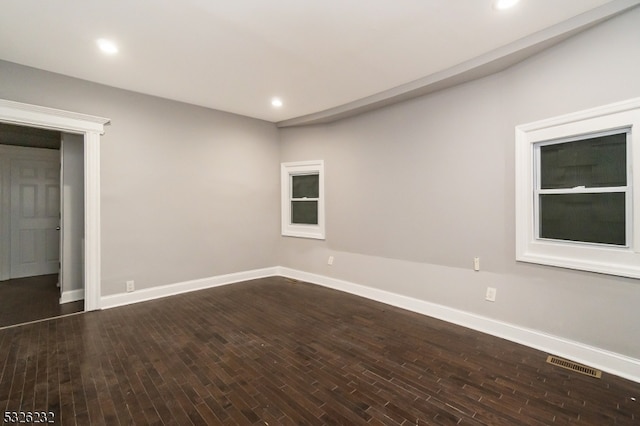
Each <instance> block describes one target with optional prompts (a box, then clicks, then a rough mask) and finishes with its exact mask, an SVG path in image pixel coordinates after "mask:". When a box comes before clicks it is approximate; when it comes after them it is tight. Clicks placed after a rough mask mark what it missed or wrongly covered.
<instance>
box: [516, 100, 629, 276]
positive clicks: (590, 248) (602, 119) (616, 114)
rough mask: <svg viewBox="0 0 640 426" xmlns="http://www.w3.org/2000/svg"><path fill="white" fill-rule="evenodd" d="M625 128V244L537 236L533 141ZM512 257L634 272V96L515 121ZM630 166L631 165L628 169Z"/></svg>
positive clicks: (610, 271)
mask: <svg viewBox="0 0 640 426" xmlns="http://www.w3.org/2000/svg"><path fill="white" fill-rule="evenodd" d="M615 129H630V135H629V139H628V143H629V144H630V149H629V150H628V152H629V151H630V153H631V156H630V162H629V163H630V164H631V165H632V171H631V182H629V183H628V184H630V185H631V187H632V193H631V198H632V200H633V201H632V206H631V216H632V220H631V225H632V228H631V231H630V235H631V241H628V246H627V247H615V246H605V245H597V244H587V243H575V242H562V241H549V240H543V239H539V238H537V234H536V223H535V218H536V212H535V199H534V189H535V185H536V181H535V170H534V165H535V161H534V160H535V145H536V144H538V143H541V142H545V141H552V140H556V139H563V138H570V137H574V136H579V135H589V134H593V133H600V132H604V131H610V130H615ZM515 133H516V260H518V261H521V262H530V263H537V264H542V265H550V266H559V267H563V268H570V269H577V270H583V271H591V272H598V273H604V274H610V275H618V276H624V277H632V278H640V172H637V173H633V171H634V170H635V169H638V170H640V98H635V99H630V100H628V101H623V102H618V103H615V104H610V105H605V106H602V107H597V108H593V109H589V110H585V111H580V112H576V113H572V114H567V115H563V116H559V117H554V118H550V119H546V120H541V121H536V122H534V123H528V124H523V125H519V126H516V131H515ZM634 167H635V169H634Z"/></svg>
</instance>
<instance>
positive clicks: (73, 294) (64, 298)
mask: <svg viewBox="0 0 640 426" xmlns="http://www.w3.org/2000/svg"><path fill="white" fill-rule="evenodd" d="M83 299H84V289H83V288H81V289H78V290H71V291H63V292H62V294H61V295H60V304H61V305H62V304H63V303H69V302H77V301H78V300H83Z"/></svg>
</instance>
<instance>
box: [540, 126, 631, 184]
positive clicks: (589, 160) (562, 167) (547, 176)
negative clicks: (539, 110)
mask: <svg viewBox="0 0 640 426" xmlns="http://www.w3.org/2000/svg"><path fill="white" fill-rule="evenodd" d="M626 142H627V134H626V133H618V134H615V135H608V136H600V137H595V138H590V139H583V140H580V141H575V142H565V143H559V144H555V145H545V146H541V147H540V183H541V188H542V189H559V188H574V187H576V186H585V187H587V188H602V187H609V186H625V185H626V184H627V143H626Z"/></svg>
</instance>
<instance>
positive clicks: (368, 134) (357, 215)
mask: <svg viewBox="0 0 640 426" xmlns="http://www.w3.org/2000/svg"><path fill="white" fill-rule="evenodd" d="M639 40H640V9H635V10H633V11H631V12H629V13H627V14H625V15H622V16H620V17H617V18H615V19H613V20H611V21H608V22H606V23H604V24H602V25H600V26H598V27H595V28H593V29H591V30H589V31H588V32H585V33H582V34H580V35H578V36H576V37H574V38H572V39H570V40H567V41H566V42H564V43H562V44H560V45H557V46H556V47H554V48H551V49H549V50H547V51H545V52H543V53H541V54H539V55H537V56H535V57H532V58H530V59H529V60H527V61H525V62H522V63H520V64H518V65H516V66H514V67H512V68H510V69H508V70H506V71H504V72H502V73H499V74H495V75H493V76H490V77H487V78H484V79H481V80H477V81H474V82H471V83H467V84H464V85H460V86H457V87H454V88H451V89H448V90H445V91H441V92H437V93H434V94H431V95H428V96H425V97H422V98H419V99H414V100H411V101H408V102H404V103H401V104H397V105H394V106H391V107H387V108H385V109H382V110H377V111H374V112H370V113H367V114H364V115H360V116H357V117H354V118H350V119H346V120H342V121H339V122H336V123H333V124H329V125H319V126H314V127H306V128H291V129H284V130H283V131H282V132H281V160H282V161H299V160H315V159H324V160H325V171H326V177H325V179H326V181H325V184H326V205H327V239H326V241H312V240H304V239H297V238H289V237H282V238H281V241H280V248H281V251H280V252H281V262H280V263H281V265H283V266H288V267H291V268H296V269H299V270H303V271H307V272H314V273H318V274H322V275H327V276H331V277H335V278H339V279H344V280H348V281H352V282H355V283H358V284H363V285H367V286H371V287H374V288H379V289H384V290H388V291H391V292H394V293H400V294H403V295H407V296H411V297H414V298H418V299H423V300H426V301H429V302H434V303H438V304H442V305H446V306H449V307H452V308H455V309H460V310H464V311H467V312H471V313H475V314H479V315H482V316H486V317H490V318H494V319H496V320H500V321H505V322H508V323H511V324H515V325H519V326H524V327H527V328H531V329H536V330H541V331H543V332H546V333H550V334H553V335H556V336H561V337H564V338H566V339H570V340H575V341H579V342H583V343H586V344H590V345H593V346H596V347H600V348H604V349H608V350H611V351H615V352H618V353H622V354H626V355H628V356H632V357H635V358H640V345H638V333H639V331H640V315H638V306H640V281H637V280H632V279H625V278H618V277H612V276H605V275H598V274H593V273H586V272H577V271H570V270H565V269H560V268H553V267H545V266H538V265H531V264H523V263H516V262H515V196H514V192H515V185H514V180H515V178H514V176H515V168H514V167H515V166H514V163H515V162H514V156H515V142H514V127H515V126H516V125H517V124H522V123H526V122H531V121H535V120H539V119H543V118H548V117H552V116H555V115H559V114H564V113H569V112H573V111H578V110H582V109H586V108H591V107H596V106H600V105H604V104H607V103H611V102H616V101H621V100H626V99H629V98H633V97H638V96H640V78H638V69H640V43H639ZM329 255H333V256H335V261H334V265H333V266H328V265H327V257H328V256H329ZM474 256H479V257H480V258H481V271H480V272H474V271H473V257H474ZM487 286H493V287H496V288H497V289H498V292H497V301H496V302H495V303H491V302H487V301H485V300H484V294H485V291H486V287H487Z"/></svg>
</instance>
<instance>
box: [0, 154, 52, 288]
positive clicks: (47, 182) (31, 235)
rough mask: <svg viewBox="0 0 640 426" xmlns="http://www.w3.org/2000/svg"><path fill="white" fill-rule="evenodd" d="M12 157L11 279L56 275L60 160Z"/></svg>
mask: <svg viewBox="0 0 640 426" xmlns="http://www.w3.org/2000/svg"><path fill="white" fill-rule="evenodd" d="M48 151H50V154H52V155H51V157H52V158H51V159H49V160H44V159H41V160H37V159H12V160H11V184H10V186H11V203H10V205H11V220H10V223H11V249H10V251H11V272H10V278H22V277H31V276H36V275H45V274H55V273H58V269H59V260H60V257H59V252H60V246H59V241H60V231H59V229H60V228H59V226H60V160H59V151H54V150H48Z"/></svg>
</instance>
